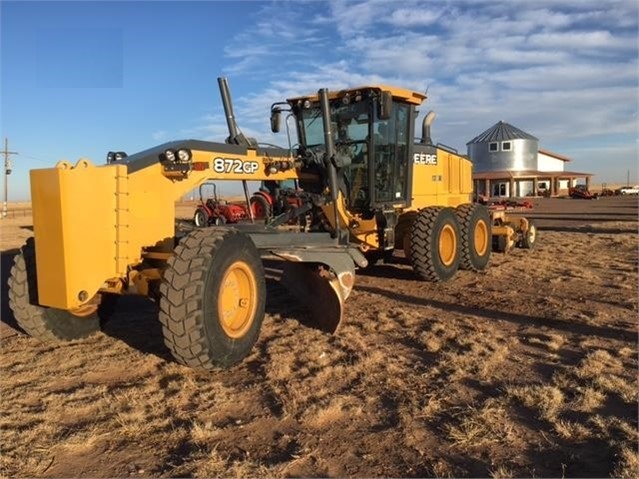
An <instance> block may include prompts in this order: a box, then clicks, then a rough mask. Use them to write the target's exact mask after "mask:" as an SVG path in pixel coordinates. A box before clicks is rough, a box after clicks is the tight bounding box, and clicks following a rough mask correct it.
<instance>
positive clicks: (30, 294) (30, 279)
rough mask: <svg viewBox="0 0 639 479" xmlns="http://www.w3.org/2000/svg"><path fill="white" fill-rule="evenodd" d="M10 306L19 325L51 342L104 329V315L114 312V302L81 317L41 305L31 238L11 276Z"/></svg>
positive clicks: (70, 338) (67, 339) (71, 338)
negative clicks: (101, 322)
mask: <svg viewBox="0 0 639 479" xmlns="http://www.w3.org/2000/svg"><path fill="white" fill-rule="evenodd" d="M8 284H9V307H10V308H11V311H13V316H14V318H15V320H16V322H17V323H18V325H19V326H20V327H21V328H22V329H23V330H24V331H25V332H26V333H27V334H29V335H30V336H32V337H34V338H36V339H38V340H40V341H43V342H50V343H60V342H65V341H72V340H74V339H81V338H85V337H87V336H90V335H91V334H93V333H95V332H97V331H99V330H100V316H101V315H102V314H103V313H105V315H106V313H107V312H108V313H111V312H112V309H113V308H112V304H113V301H111V300H107V301H105V305H104V306H102V305H100V306H99V307H98V311H96V312H94V313H91V314H88V315H86V316H83V317H80V316H76V315H74V314H71V313H70V312H69V311H65V310H62V309H56V308H48V307H46V306H40V305H39V304H38V281H37V277H36V256H35V241H34V239H33V238H29V239H28V240H27V242H26V244H25V245H24V246H23V247H22V248H21V250H20V253H18V254H17V255H16V257H15V258H14V264H13V267H12V268H11V274H10V276H9V281H8Z"/></svg>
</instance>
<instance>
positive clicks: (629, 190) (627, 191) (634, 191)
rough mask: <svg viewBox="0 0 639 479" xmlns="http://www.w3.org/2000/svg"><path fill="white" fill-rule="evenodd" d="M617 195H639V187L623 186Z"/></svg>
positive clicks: (617, 191)
mask: <svg viewBox="0 0 639 479" xmlns="http://www.w3.org/2000/svg"><path fill="white" fill-rule="evenodd" d="M616 193H617V194H619V195H639V185H635V186H622V187H621V188H619V189H618V190H616Z"/></svg>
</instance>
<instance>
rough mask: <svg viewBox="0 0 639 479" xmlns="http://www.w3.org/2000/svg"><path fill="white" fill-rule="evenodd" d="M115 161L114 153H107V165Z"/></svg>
mask: <svg viewBox="0 0 639 479" xmlns="http://www.w3.org/2000/svg"><path fill="white" fill-rule="evenodd" d="M114 161H115V153H114V152H112V151H109V152H108V153H107V163H113V162H114Z"/></svg>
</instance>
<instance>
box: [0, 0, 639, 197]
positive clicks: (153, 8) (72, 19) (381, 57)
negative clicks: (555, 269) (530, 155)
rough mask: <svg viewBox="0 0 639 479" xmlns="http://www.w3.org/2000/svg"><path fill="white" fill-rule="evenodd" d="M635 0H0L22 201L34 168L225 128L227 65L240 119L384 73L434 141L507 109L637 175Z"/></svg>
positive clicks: (588, 156) (5, 97) (255, 119)
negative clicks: (419, 95) (414, 94)
mask: <svg viewBox="0 0 639 479" xmlns="http://www.w3.org/2000/svg"><path fill="white" fill-rule="evenodd" d="M638 15H639V14H638V8H637V4H636V1H635V0H628V1H624V0H619V1H603V0H597V1H591V0H563V1H559V0H536V1H491V0H485V1H463V0H456V1H445V0H441V1H440V0H432V1H411V0H404V1H389V0H358V1H313V2H301V1H299V2H298V1H295V2H294V1H286V2H285V1H278V2H257V1H256V2H250V1H235V2H223V1H216V2H214V1H198V2H104V3H101V2H53V1H48V2H11V1H6V0H5V1H2V2H1V3H0V27H1V28H0V29H1V31H2V32H1V36H0V41H1V44H0V53H1V59H2V63H1V66H2V70H1V72H0V78H1V80H2V83H1V90H0V92H1V97H0V104H1V110H2V111H1V116H0V121H1V124H0V135H1V137H2V138H3V139H4V137H8V138H9V142H10V143H9V147H10V149H11V150H14V151H18V152H19V153H20V155H16V156H14V157H13V163H14V165H13V167H14V168H13V169H14V173H13V174H12V175H11V177H10V191H9V199H10V200H22V199H26V198H28V196H29V192H28V170H29V169H31V168H42V167H48V166H53V165H55V163H56V162H57V161H58V160H60V159H67V160H70V161H72V162H75V161H76V160H77V159H78V158H80V157H88V158H90V159H92V160H93V161H94V162H96V163H102V162H103V161H104V158H105V155H106V152H107V151H109V150H123V151H127V152H129V153H133V152H135V151H139V150H142V149H146V148H148V147H150V146H153V145H155V144H158V143H163V142H165V141H168V140H171V139H184V138H198V139H206V140H214V141H223V140H224V138H225V137H226V135H227V130H226V122H225V119H224V113H223V111H222V106H221V101H220V98H219V92H218V87H217V81H216V78H217V77H218V76H226V77H227V78H228V80H229V83H230V87H231V92H232V95H233V99H234V103H235V113H236V117H237V120H238V123H239V125H240V127H241V128H242V130H243V131H244V132H245V133H246V134H248V135H250V136H254V137H256V138H258V139H259V140H260V141H263V142H271V143H277V144H281V145H286V139H285V136H283V135H282V134H281V135H279V136H275V137H274V136H273V135H272V134H271V133H270V131H269V122H268V115H269V106H270V104H271V103H273V102H275V101H281V100H283V99H285V98H287V97H290V96H294V95H299V94H307V93H311V92H316V91H317V90H318V89H319V88H321V87H327V88H331V89H334V88H343V87H346V86H355V85H361V84H370V83H373V82H379V83H385V84H394V85H397V86H402V87H405V88H411V89H415V90H422V91H424V90H426V89H428V96H429V98H428V101H427V103H425V104H424V105H423V106H422V108H421V111H422V114H424V113H426V112H427V111H428V110H431V109H432V110H435V111H436V112H437V119H436V120H435V123H434V125H433V137H434V139H435V141H438V142H441V143H445V144H448V145H451V146H453V147H456V148H458V149H459V150H460V151H461V152H463V153H465V152H466V146H465V145H466V142H468V141H469V140H470V139H472V138H473V137H475V136H476V135H477V134H479V133H481V132H482V131H484V130H485V129H487V128H489V127H490V126H492V125H493V124H494V123H496V122H497V121H499V120H503V121H507V122H509V123H511V124H513V125H514V126H516V127H518V128H520V129H522V130H524V131H526V132H528V133H531V134H533V135H535V136H537V137H538V138H539V139H540V147H541V148H545V149H549V150H551V151H555V152H557V153H560V154H562V155H566V156H569V157H570V158H572V159H573V162H572V163H569V164H568V169H570V170H573V171H585V172H591V173H594V174H595V175H596V176H595V178H594V180H593V181H594V182H596V183H599V182H610V183H612V182H615V183H625V181H626V177H627V172H628V171H630V178H631V182H633V183H637V182H639V181H638V178H637V163H638V133H639V120H638V108H639V84H638V81H639V80H638V78H639V66H638V40H637V38H638V36H637V35H638Z"/></svg>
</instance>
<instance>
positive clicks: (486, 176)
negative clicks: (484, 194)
mask: <svg viewBox="0 0 639 479" xmlns="http://www.w3.org/2000/svg"><path fill="white" fill-rule="evenodd" d="M592 176H594V175H593V174H592V173H582V172H579V171H538V170H523V171H509V170H500V171H480V172H473V179H474V180H506V179H510V178H513V179H522V180H524V179H525V180H532V179H533V178H586V177H592Z"/></svg>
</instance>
